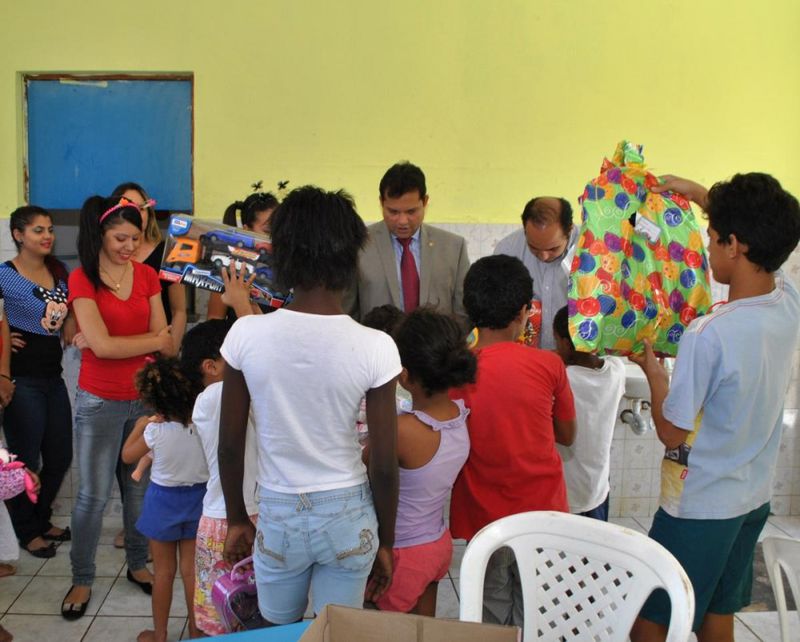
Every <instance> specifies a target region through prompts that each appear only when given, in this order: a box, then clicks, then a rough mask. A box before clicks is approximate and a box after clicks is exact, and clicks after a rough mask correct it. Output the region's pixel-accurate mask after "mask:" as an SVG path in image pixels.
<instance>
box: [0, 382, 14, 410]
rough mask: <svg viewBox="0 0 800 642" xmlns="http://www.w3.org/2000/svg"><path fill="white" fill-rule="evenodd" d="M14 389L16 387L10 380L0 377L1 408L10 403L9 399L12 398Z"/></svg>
mask: <svg viewBox="0 0 800 642" xmlns="http://www.w3.org/2000/svg"><path fill="white" fill-rule="evenodd" d="M14 388H16V386H15V385H14V382H13V381H12V380H11V379H7V378H6V377H0V405H2V406H3V408H5V407H6V406H7V405H8V404H10V403H11V399H12V398H13V396H14Z"/></svg>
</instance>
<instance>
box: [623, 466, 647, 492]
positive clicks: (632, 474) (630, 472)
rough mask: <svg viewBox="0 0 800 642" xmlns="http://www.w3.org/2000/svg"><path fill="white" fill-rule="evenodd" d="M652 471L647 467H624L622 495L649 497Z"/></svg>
mask: <svg viewBox="0 0 800 642" xmlns="http://www.w3.org/2000/svg"><path fill="white" fill-rule="evenodd" d="M652 473H653V471H652V470H651V469H649V468H643V469H636V468H626V469H625V472H624V473H623V475H622V496H623V497H628V498H632V497H636V498H640V497H651V493H650V482H651V479H652Z"/></svg>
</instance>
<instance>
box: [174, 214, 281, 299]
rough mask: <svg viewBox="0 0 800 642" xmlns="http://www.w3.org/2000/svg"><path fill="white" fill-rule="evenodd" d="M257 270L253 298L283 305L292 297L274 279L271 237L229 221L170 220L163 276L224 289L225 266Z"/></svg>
mask: <svg viewBox="0 0 800 642" xmlns="http://www.w3.org/2000/svg"><path fill="white" fill-rule="evenodd" d="M243 267H244V269H245V270H246V271H247V274H248V275H252V274H254V273H255V279H254V281H253V286H252V289H251V291H250V296H251V298H252V299H253V300H254V301H255V302H256V303H259V304H260V305H262V306H267V305H268V306H271V307H273V308H280V307H282V306H283V305H284V304H285V303H287V302H288V301H289V299H290V294H289V293H288V292H283V291H281V290H280V289H279V288H278V287H277V286H276V285H275V284H274V282H273V271H272V242H271V240H270V239H269V237H267V236H265V235H261V234H256V233H255V232H249V231H247V230H241V229H238V228H235V227H230V226H227V225H221V224H218V223H211V222H209V221H202V220H195V219H194V218H192V217H191V216H187V215H185V214H175V215H173V216H172V218H171V219H170V222H169V237H168V239H167V242H166V246H165V248H164V258H163V260H162V263H161V270H160V271H159V277H160V278H161V279H163V280H165V281H171V282H173V283H185V284H187V285H194V286H196V287H199V288H203V289H206V290H211V291H212V292H222V291H223V290H224V289H225V286H224V283H223V280H222V270H227V269H229V268H235V269H236V270H241V269H242V268H243Z"/></svg>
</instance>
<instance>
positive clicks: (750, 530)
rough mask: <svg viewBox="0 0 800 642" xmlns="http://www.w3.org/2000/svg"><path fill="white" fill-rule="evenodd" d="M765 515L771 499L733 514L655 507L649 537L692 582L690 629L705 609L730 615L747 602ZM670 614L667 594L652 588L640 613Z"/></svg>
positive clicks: (664, 619) (661, 617)
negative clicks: (691, 515) (691, 514)
mask: <svg viewBox="0 0 800 642" xmlns="http://www.w3.org/2000/svg"><path fill="white" fill-rule="evenodd" d="M768 516H769V502H767V503H766V504H764V505H763V506H760V507H759V508H756V509H755V510H753V511H750V512H749V513H747V514H746V515H740V516H739V517H734V518H732V519H683V518H680V517H672V516H671V515H669V514H667V513H666V512H664V510H662V509H661V508H659V509H658V511H657V512H656V514H655V516H654V517H653V526H652V527H651V528H650V537H651V538H652V539H654V540H655V541H657V542H658V543H659V544H661V545H662V546H663V547H664V548H666V549H667V550H668V551H669V552H670V553H672V554H673V555H674V556H675V558H676V559H677V560H678V561H679V562H680V563H681V565H682V566H683V569H684V570H685V571H686V574H687V575H688V576H689V579H690V580H691V581H692V587H693V588H694V600H695V612H694V623H693V624H692V630H693V631H697V629H699V628H700V625H701V624H702V623H703V618H704V617H705V615H706V613H714V614H717V615H732V614H734V613H736V612H737V611H740V610H741V609H742V608H744V607H745V606H747V605H748V604H750V590H751V588H752V585H753V553H754V551H755V548H756V542H757V541H758V535H759V533H761V529H762V528H764V524H765V523H766V521H767V517H768ZM669 614H670V607H669V597H667V593H666V591H664V590H662V589H658V590H657V591H654V592H653V594H652V595H651V596H650V598H649V599H648V600H647V602H645V604H644V607H642V611H641V613H640V615H641V617H643V618H645V619H646V620H650V621H652V622H656V623H658V624H662V625H664V626H667V625H669Z"/></svg>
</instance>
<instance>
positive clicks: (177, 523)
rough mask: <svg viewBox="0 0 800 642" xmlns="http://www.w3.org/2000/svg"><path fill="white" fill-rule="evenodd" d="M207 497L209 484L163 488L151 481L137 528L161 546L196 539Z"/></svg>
mask: <svg viewBox="0 0 800 642" xmlns="http://www.w3.org/2000/svg"><path fill="white" fill-rule="evenodd" d="M205 494H206V484H205V482H204V483H202V484H194V485H192V486H160V485H159V484H156V483H155V482H153V481H151V482H150V484H149V485H148V486H147V492H146V493H145V495H144V506H142V514H141V515H139V520H138V521H137V522H136V528H137V529H139V532H140V533H142V535H146V536H147V537H148V538H150V539H154V540H156V541H159V542H178V541H180V540H182V539H195V537H196V536H197V524H198V523H199V522H200V516H201V515H202V514H203V497H205Z"/></svg>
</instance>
